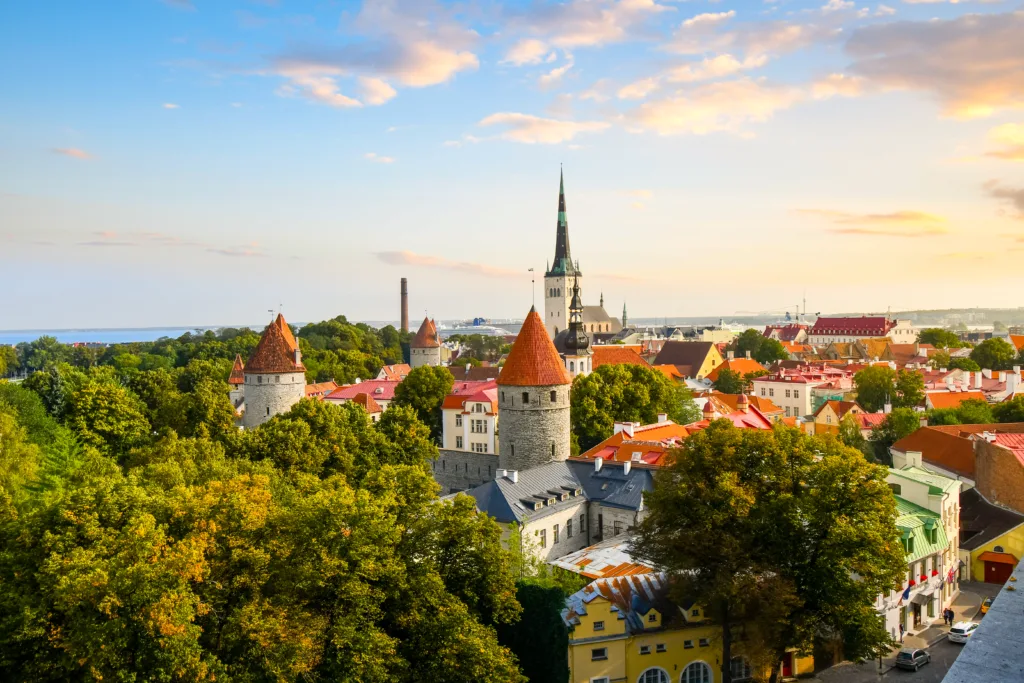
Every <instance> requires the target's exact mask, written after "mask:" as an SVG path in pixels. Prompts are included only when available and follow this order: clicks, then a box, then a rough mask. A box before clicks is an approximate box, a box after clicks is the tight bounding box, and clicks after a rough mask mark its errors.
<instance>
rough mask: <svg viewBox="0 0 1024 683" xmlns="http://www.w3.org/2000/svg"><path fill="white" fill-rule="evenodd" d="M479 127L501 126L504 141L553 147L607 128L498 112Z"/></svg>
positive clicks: (588, 123) (599, 125) (599, 122)
mask: <svg viewBox="0 0 1024 683" xmlns="http://www.w3.org/2000/svg"><path fill="white" fill-rule="evenodd" d="M477 125H479V126H501V127H503V128H504V131H503V132H502V133H501V134H500V136H501V137H502V138H503V139H505V140H512V141H514V142H523V143H526V144H531V145H532V144H535V143H539V144H546V145H554V144H558V143H561V142H567V141H569V140H572V139H573V138H574V137H576V136H577V135H578V134H580V133H596V132H598V131H602V130H604V129H606V128H608V125H609V124H607V123H604V122H602V121H563V120H558V119H545V118H541V117H539V116H532V115H530V114H520V113H515V112H499V113H497V114H491V115H490V116H488V117H486V118H484V119H482V120H481V121H480V122H479V123H478V124H477Z"/></svg>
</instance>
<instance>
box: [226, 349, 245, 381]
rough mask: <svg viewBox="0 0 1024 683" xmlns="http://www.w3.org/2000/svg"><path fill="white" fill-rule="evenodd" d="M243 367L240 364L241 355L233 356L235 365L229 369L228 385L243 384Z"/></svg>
mask: <svg viewBox="0 0 1024 683" xmlns="http://www.w3.org/2000/svg"><path fill="white" fill-rule="evenodd" d="M244 373H245V365H243V364H242V354H240V353H236V354H235V365H234V367H233V368H231V376H230V377H228V384H245V374H244Z"/></svg>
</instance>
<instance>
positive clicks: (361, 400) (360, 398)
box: [352, 393, 384, 414]
mask: <svg viewBox="0 0 1024 683" xmlns="http://www.w3.org/2000/svg"><path fill="white" fill-rule="evenodd" d="M352 403H358V404H359V405H361V406H362V407H363V409H364V410H365V411H366V412H367V413H370V414H373V413H380V412H383V411H384V409H383V408H381V407H380V404H379V403H377V401H375V400H374V399H373V396H370V395H369V394H366V393H359V394H356V395H355V396H353V397H352Z"/></svg>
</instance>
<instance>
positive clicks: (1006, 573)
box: [985, 560, 1013, 583]
mask: <svg viewBox="0 0 1024 683" xmlns="http://www.w3.org/2000/svg"><path fill="white" fill-rule="evenodd" d="M1012 573H1013V565H1012V564H1005V563H1003V562H989V561H987V560H986V561H985V583H1006V581H1007V580H1008V579H1009V578H1010V574H1012Z"/></svg>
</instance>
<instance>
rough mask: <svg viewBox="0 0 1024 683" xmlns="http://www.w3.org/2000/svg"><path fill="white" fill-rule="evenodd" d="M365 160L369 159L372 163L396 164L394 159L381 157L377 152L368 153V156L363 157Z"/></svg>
mask: <svg viewBox="0 0 1024 683" xmlns="http://www.w3.org/2000/svg"><path fill="white" fill-rule="evenodd" d="M363 158H364V159H368V160H370V161H375V162H377V163H378V164H393V163H394V162H395V160H394V158H392V157H385V156H381V155H379V154H377V153H376V152H367V153H366V154H364V155H363Z"/></svg>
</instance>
